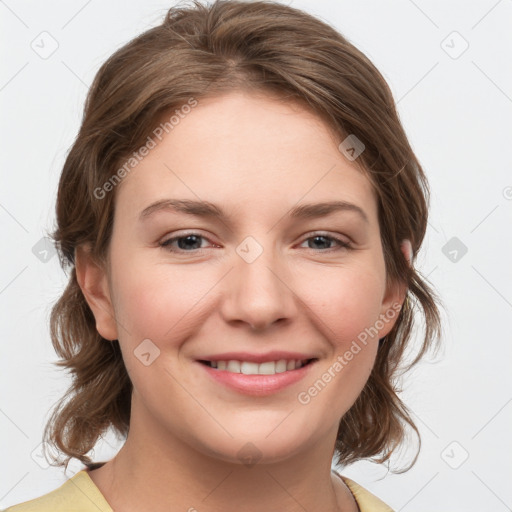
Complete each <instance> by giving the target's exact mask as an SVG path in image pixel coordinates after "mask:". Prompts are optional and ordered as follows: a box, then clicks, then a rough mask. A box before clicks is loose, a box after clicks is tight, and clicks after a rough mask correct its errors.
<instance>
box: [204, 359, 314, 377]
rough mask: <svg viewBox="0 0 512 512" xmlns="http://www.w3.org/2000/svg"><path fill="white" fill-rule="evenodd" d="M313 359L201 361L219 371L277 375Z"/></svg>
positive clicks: (297, 367)
mask: <svg viewBox="0 0 512 512" xmlns="http://www.w3.org/2000/svg"><path fill="white" fill-rule="evenodd" d="M314 361H317V359H316V358H313V359H289V360H287V359H279V360H277V361H266V362H264V363H254V362H252V361H236V360H229V361H201V360H200V361H199V362H200V363H202V364H204V365H205V366H209V367H210V368H214V369H215V370H217V371H225V372H229V373H242V374H244V375H275V374H278V373H285V372H291V371H294V370H298V369H299V368H302V367H303V366H307V365H309V364H311V363H312V362H314Z"/></svg>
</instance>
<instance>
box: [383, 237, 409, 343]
mask: <svg viewBox="0 0 512 512" xmlns="http://www.w3.org/2000/svg"><path fill="white" fill-rule="evenodd" d="M400 250H401V251H402V254H403V255H404V258H405V259H406V260H407V261H408V263H409V265H412V259H413V251H412V245H411V242H410V240H407V239H405V240H402V242H401V244H400ZM407 289H408V286H407V284H406V283H404V282H399V283H392V285H391V286H390V287H389V289H388V290H386V296H385V297H384V300H383V301H382V308H381V315H380V317H379V318H380V319H381V322H382V323H383V324H384V325H383V327H382V329H379V339H381V338H384V336H387V335H388V334H389V333H390V331H391V329H392V328H393V326H394V325H395V323H396V321H397V320H398V314H399V313H400V309H401V308H402V306H403V303H404V301H405V298H406V295H407Z"/></svg>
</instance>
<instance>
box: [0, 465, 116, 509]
mask: <svg viewBox="0 0 512 512" xmlns="http://www.w3.org/2000/svg"><path fill="white" fill-rule="evenodd" d="M91 511H94V512H112V509H111V508H110V506H109V504H108V503H107V502H106V500H105V498H104V497H103V495H102V494H101V492H100V491H99V489H98V488H97V487H96V486H95V485H94V482H93V481H92V480H91V478H90V477H89V475H88V474H87V472H86V471H85V470H82V471H79V472H78V473H77V474H76V475H75V476H73V477H72V478H70V479H69V480H68V481H67V482H65V483H64V484H62V485H61V486H60V487H59V488H57V489H55V490H54V491H51V492H49V493H48V494H45V495H43V496H40V497H39V498H35V499H33V500H30V501H25V502H24V503H20V504H18V505H14V506H12V507H9V508H7V509H5V510H4V511H2V512H91Z"/></svg>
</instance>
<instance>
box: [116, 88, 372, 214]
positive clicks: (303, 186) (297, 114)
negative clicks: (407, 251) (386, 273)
mask: <svg viewBox="0 0 512 512" xmlns="http://www.w3.org/2000/svg"><path fill="white" fill-rule="evenodd" d="M172 114H173V113H172V112H171V113H169V115H168V118H170V117H171V116H172ZM176 121H177V122H176ZM163 122H165V117H164V118H163ZM168 128H169V126H168ZM340 142H341V140H337V137H336V136H335V134H334V133H333V130H332V129H331V128H330V127H329V126H328V125H327V124H326V123H325V122H324V121H322V120H321V119H320V118H319V117H317V116H316V115H314V114H313V113H312V112H311V111H309V110H306V109H304V108H303V107H302V106H301V105H300V104H297V103H295V102H284V101H283V100H278V99H276V98H272V97H269V96H263V95H254V94H249V93H246V92H233V93H228V94H224V95H222V96H217V97H213V98H212V97H209V98H205V99H202V100H199V101H198V104H197V106H195V107H194V108H193V109H190V110H188V113H187V114H182V115H181V116H179V118H178V116H175V118H174V124H173V125H172V129H169V130H168V133H165V132H164V135H163V137H162V140H161V141H158V140H156V146H155V147H154V148H153V149H151V150H150V151H149V153H148V154H147V156H145V157H144V158H143V159H142V160H141V162H140V163H139V164H138V165H137V166H136V168H135V169H134V170H133V171H132V172H131V173H130V174H129V175H128V176H126V177H125V178H124V179H123V182H122V186H121V187H120V189H119V190H117V191H116V192H117V193H118V194H119V197H118V201H117V203H118V206H119V208H120V209H121V210H122V211H123V212H124V213H126V214H128V213H129V212H130V211H131V212H133V211H135V210H137V212H140V211H141V210H142V209H143V208H144V207H146V206H147V205H148V204H149V203H150V202H153V201H155V200H158V199H165V198H168V197H179V198H189V199H194V200H198V199H199V200H207V201H210V202H212V203H216V204H222V205H223V208H224V209H229V208H230V206H232V207H233V208H236V209H237V210H238V211H240V210H242V209H247V213H252V214H253V215H254V214H256V213H258V215H263V214H264V213H268V214H269V215H270V214H271V213H274V214H278V213H279V211H280V210H282V209H283V208H286V207H292V206H294V205H296V204H298V203H301V202H308V203H310V202H315V201H328V200H332V201H334V200H345V201H350V202H353V203H356V204H360V205H361V206H363V205H364V207H365V210H366V211H367V213H368V215H369V216H370V217H374V218H375V217H376V215H377V210H376V201H375V195H374V191H373V188H372V186H371V183H370V182H369V180H368V178H367V177H366V176H365V175H364V174H363V173H362V171H361V170H360V169H359V168H358V167H357V166H356V165H355V164H354V163H353V162H350V161H349V160H348V159H347V158H346V157H345V156H344V155H343V154H342V153H341V152H340V150H339V149H338V145H339V143H340Z"/></svg>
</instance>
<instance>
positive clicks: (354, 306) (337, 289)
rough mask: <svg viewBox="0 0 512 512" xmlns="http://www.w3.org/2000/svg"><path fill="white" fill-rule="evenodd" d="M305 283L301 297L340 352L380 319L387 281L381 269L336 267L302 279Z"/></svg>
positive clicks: (326, 336)
mask: <svg viewBox="0 0 512 512" xmlns="http://www.w3.org/2000/svg"><path fill="white" fill-rule="evenodd" d="M369 268H371V267H369ZM301 286H302V288H301V292H300V297H301V300H303V301H304V303H305V304H306V305H307V306H308V307H309V308H310V310H311V311H312V312H313V313H314V314H313V315H310V318H311V319H313V320H315V319H316V320H317V326H318V328H319V329H321V330H322V332H323V333H324V335H325V338H326V339H328V340H330V341H331V344H332V345H333V346H334V347H335V348H336V351H338V352H339V351H345V350H346V347H347V345H350V343H351V341H352V340H357V339H358V336H360V335H361V333H364V332H366V331H365V330H366V329H369V328H370V327H371V326H372V325H374V324H375V322H376V320H377V319H378V318H379V314H380V311H381V307H382V297H383V293H384V286H385V283H384V278H383V276H382V275H381V274H380V273H378V272H369V271H368V270H364V269H362V268H358V269H348V268H344V269H336V270H335V269H333V271H332V272H327V273H324V274H323V275H322V274H320V273H318V274H316V276H315V279H309V280H304V281H302V282H301Z"/></svg>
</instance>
